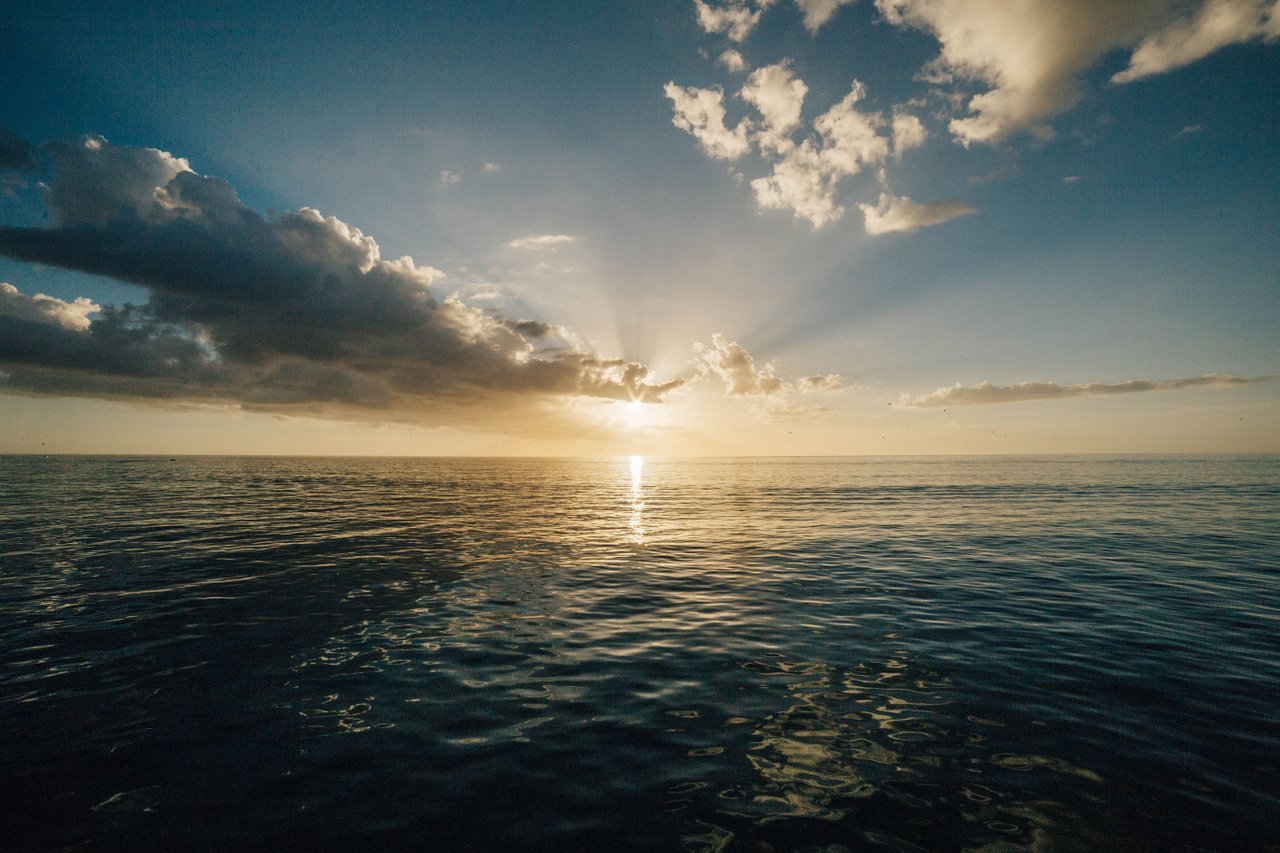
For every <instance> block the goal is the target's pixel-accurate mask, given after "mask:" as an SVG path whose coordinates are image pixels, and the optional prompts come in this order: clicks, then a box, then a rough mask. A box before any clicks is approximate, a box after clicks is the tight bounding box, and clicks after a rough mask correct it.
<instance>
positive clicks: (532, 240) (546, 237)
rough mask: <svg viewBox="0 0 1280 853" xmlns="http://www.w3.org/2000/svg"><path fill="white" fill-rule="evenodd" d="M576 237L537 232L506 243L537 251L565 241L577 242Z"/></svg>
mask: <svg viewBox="0 0 1280 853" xmlns="http://www.w3.org/2000/svg"><path fill="white" fill-rule="evenodd" d="M577 239H578V238H577V237H573V236H571V235H569V234H538V235H536V236H533V237H520V238H519V239H516V240H512V241H511V242H510V243H508V244H507V246H509V247H510V248H512V249H524V250H526V251H537V250H539V249H554V248H556V247H557V246H563V245H565V244H566V243H574V242H577Z"/></svg>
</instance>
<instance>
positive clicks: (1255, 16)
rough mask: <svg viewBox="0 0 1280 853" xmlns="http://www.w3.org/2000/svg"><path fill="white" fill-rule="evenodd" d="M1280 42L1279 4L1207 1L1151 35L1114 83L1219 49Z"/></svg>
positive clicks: (1185, 62)
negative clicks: (1240, 44)
mask: <svg viewBox="0 0 1280 853" xmlns="http://www.w3.org/2000/svg"><path fill="white" fill-rule="evenodd" d="M1258 38H1261V39H1265V40H1266V41H1274V40H1275V39H1276V38H1280V2H1277V0H1208V2H1206V3H1204V4H1202V5H1201V6H1200V8H1199V9H1198V10H1196V11H1195V12H1194V13H1191V14H1188V15H1186V16H1184V17H1181V18H1178V19H1177V20H1175V21H1172V22H1171V23H1169V24H1166V25H1165V26H1164V27H1161V28H1160V29H1158V30H1156V31H1155V32H1153V33H1150V34H1148V35H1147V36H1146V37H1145V38H1143V39H1142V42H1141V43H1140V44H1139V45H1138V47H1137V48H1136V49H1135V50H1134V51H1133V55H1132V56H1131V57H1130V58H1129V66H1128V67H1127V68H1125V69H1124V70H1123V71H1120V72H1119V73H1117V74H1115V75H1113V76H1112V77H1111V82H1113V83H1131V82H1133V81H1134V80H1141V79H1142V78H1143V77H1149V76H1151V75H1153V74H1163V73H1165V72H1166V71H1172V70H1173V69H1175V68H1181V67H1182V66H1184V65H1190V64H1191V63H1193V62H1195V61H1197V60H1199V59H1203V58H1204V57H1206V56H1208V55H1209V54H1211V53H1213V52H1214V51H1216V50H1218V49H1219V48H1223V47H1226V46H1227V45H1231V44H1239V43H1241V42H1246V41H1253V40H1254V39H1258Z"/></svg>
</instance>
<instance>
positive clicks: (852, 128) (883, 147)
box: [813, 80, 889, 175]
mask: <svg viewBox="0 0 1280 853" xmlns="http://www.w3.org/2000/svg"><path fill="white" fill-rule="evenodd" d="M866 94H867V87H866V86H864V85H862V84H861V83H859V82H858V81H857V80H854V81H853V85H852V86H851V87H850V88H849V94H847V95H845V96H844V98H843V99H842V100H841V101H840V102H839V103H838V104H836V105H835V106H834V107H832V108H831V109H829V110H827V111H826V112H825V113H823V114H822V115H820V116H818V117H817V118H816V119H814V122H813V129H814V130H816V131H818V133H819V134H821V136H822V141H823V145H822V148H821V151H820V153H821V155H822V160H823V162H824V163H825V164H826V166H827V167H828V168H829V169H830V170H831V171H832V172H833V173H835V174H837V175H856V174H857V173H858V172H860V171H861V170H862V168H863V167H864V166H872V165H875V164H876V163H881V162H883V161H884V159H885V158H886V157H888V156H889V140H888V138H886V137H884V136H880V135H879V128H881V127H883V126H884V117H883V116H881V115H880V114H878V113H864V112H860V111H859V110H858V109H856V108H855V107H854V104H856V103H857V102H858V101H860V100H862V99H863V98H864V97H866Z"/></svg>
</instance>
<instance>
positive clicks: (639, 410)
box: [623, 400, 649, 465]
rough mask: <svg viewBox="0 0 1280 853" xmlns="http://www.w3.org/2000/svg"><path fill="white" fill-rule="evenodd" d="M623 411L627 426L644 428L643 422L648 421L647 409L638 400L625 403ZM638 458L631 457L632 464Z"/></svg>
mask: <svg viewBox="0 0 1280 853" xmlns="http://www.w3.org/2000/svg"><path fill="white" fill-rule="evenodd" d="M623 411H624V412H626V418H627V425H628V426H632V427H640V426H644V424H645V422H646V421H647V420H648V419H649V407H648V406H647V405H646V404H645V403H642V402H640V401H639V400H632V401H631V402H629V403H626V404H625V405H624V409H623ZM639 458H641V457H637V456H633V457H631V460H632V464H633V465H634V464H635V460H636V459H639Z"/></svg>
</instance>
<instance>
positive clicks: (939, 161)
mask: <svg viewBox="0 0 1280 853" xmlns="http://www.w3.org/2000/svg"><path fill="white" fill-rule="evenodd" d="M1049 5H1051V4H1050V0H1028V2H1027V4H1026V6H1027V9H1026V10H1025V11H1026V12H1027V14H1025V15H1023V16H1020V17H1018V18H1017V19H1016V20H1012V19H1006V18H1003V17H1000V16H999V15H997V16H995V17H991V15H992V14H994V13H989V12H987V11H984V10H978V9H973V8H971V7H966V6H965V5H964V4H963V3H960V2H959V0H940V2H936V3H923V2H919V1H918V0H878V2H876V3H849V4H826V5H824V4H817V5H814V4H805V3H796V4H792V3H780V4H772V3H757V2H752V0H722V2H719V3H712V4H710V5H707V4H702V5H697V4H694V3H690V2H687V0H679V2H675V0H672V2H667V1H666V0H662V2H661V3H659V5H658V6H656V7H653V8H652V9H650V10H647V11H646V13H644V14H642V13H641V12H640V11H638V10H632V9H626V8H620V9H617V10H614V11H613V12H611V13H610V15H611V16H612V17H610V18H609V21H610V23H607V24H606V23H603V22H601V21H595V20H594V19H592V18H590V16H587V15H586V14H585V13H586V10H587V7H583V8H581V9H579V8H577V7H576V6H574V5H573V4H569V5H568V6H564V7H563V8H559V9H558V10H556V11H555V12H548V13H536V12H534V11H533V10H510V9H506V8H505V7H502V8H499V7H497V6H495V7H493V8H491V9H490V8H487V7H483V4H481V6H480V7H476V6H474V4H473V5H472V6H470V7H466V8H464V5H461V4H459V5H448V4H446V5H442V6H441V7H440V8H439V10H437V11H438V14H437V13H433V16H432V17H431V18H430V19H429V20H420V19H419V17H417V16H412V15H407V14H406V15H404V16H401V17H399V18H397V17H395V16H391V17H385V18H384V17H380V13H379V12H376V11H369V12H367V13H366V14H367V15H368V16H369V18H368V20H367V21H366V22H365V23H366V25H367V26H366V27H365V28H364V29H363V30H361V31H360V32H359V33H354V34H353V33H351V32H348V31H347V30H345V29H342V28H333V27H328V26H326V25H323V24H317V26H316V27H315V28H314V29H313V30H307V31H306V32H305V33H300V34H299V35H298V37H297V39H296V40H295V41H292V42H290V43H289V44H287V45H283V46H281V45H277V44H276V43H275V42H273V41H272V40H271V39H266V40H263V39H264V38H265V34H267V33H270V32H273V31H275V30H273V26H274V25H273V24H271V23H270V20H269V19H270V16H271V15H272V14H273V13H271V12H269V11H266V10H257V9H254V10H249V9H245V10H240V11H238V12H236V13H235V14H236V15H237V16H239V17H238V20H239V22H240V24H242V26H241V27H240V28H239V30H238V32H240V33H241V35H240V38H241V39H242V44H241V47H242V48H243V51H242V53H243V56H242V59H243V62H244V67H243V68H242V67H239V66H237V67H235V68H232V67H231V66H230V65H229V64H228V63H226V62H225V61H224V60H223V56H224V54H223V52H222V47H221V46H220V45H219V44H218V43H217V40H216V39H208V38H204V37H200V38H193V39H190V40H189V42H187V43H184V50H185V51H186V52H185V53H181V54H179V53H173V52H172V51H174V50H176V48H175V47H172V46H171V45H176V44H177V43H178V42H175V41H173V40H172V39H167V38H166V36H165V33H167V32H169V29H168V28H171V27H180V28H182V31H183V32H184V33H188V32H199V31H201V29H200V26H198V24H199V20H198V17H197V18H192V19H190V20H188V19H187V18H183V17H181V16H179V17H178V18H175V19H174V20H172V21H156V20H148V21H142V20H136V19H133V18H128V16H126V18H127V19H128V20H129V25H130V27H132V28H133V29H131V30H130V32H133V33H135V34H148V37H147V38H139V39H132V38H122V37H121V32H122V31H121V30H118V29H112V28H110V27H106V28H101V27H96V24H95V22H100V19H101V16H102V15H104V14H106V13H104V12H103V11H102V10H101V9H98V8H97V7H94V6H92V5H89V4H85V5H83V6H80V7H77V8H76V9H75V10H74V11H70V12H66V13H65V14H60V15H51V14H49V13H47V12H44V11H41V10H35V9H32V10H26V11H25V12H24V13H23V16H24V17H22V20H21V21H20V25H21V26H22V27H23V30H24V32H25V33H27V34H28V35H29V36H30V37H29V38H28V39H26V40H25V44H24V45H23V46H22V47H21V48H20V49H19V51H18V53H17V54H16V55H15V58H14V60H13V64H14V65H15V67H18V68H20V69H21V71H20V72H19V75H18V79H16V80H15V84H14V86H13V87H12V88H13V89H14V91H15V92H28V93H30V92H42V91H51V92H53V94H51V95H50V96H49V99H48V100H47V101H45V100H41V99H38V98H36V96H34V95H29V94H28V95H23V96H22V97H15V98H14V99H12V101H11V103H8V104H6V106H5V107H4V108H3V109H0V418H3V419H4V422H5V423H6V425H7V427H8V428H7V429H6V430H5V431H4V434H3V439H0V452H8V453H14V452H26V453H41V452H65V453H75V452H126V453H128V452H155V453H203V452H214V453H235V452H253V453H259V452H262V453H275V452H287V453H305V454H308V455H311V454H338V455H351V454H357V455H363V454H371V455H518V456H530V455H532V456H566V455H569V456H577V455H586V456H615V455H617V456H632V455H636V454H643V455H651V456H652V455H666V456H701V455H780V454H781V455H786V454H790V453H803V454H806V455H846V454H851V455H880V454H917V453H959V454H965V453H1044V452H1061V453H1073V452H1143V451H1148V452H1214V451H1225V452H1246V451H1262V452H1277V451H1280V382H1277V381H1276V377H1277V373H1278V371H1280V347H1278V346H1277V341H1276V338H1275V335H1274V329H1275V328H1276V326H1277V324H1278V323H1280V299H1278V298H1277V290H1276V282H1275V279H1274V270H1275V269H1277V268H1280V248H1277V247H1276V246H1275V243H1274V241H1273V240H1269V239H1268V238H1267V235H1269V234H1270V233H1271V231H1272V230H1274V226H1275V223H1276V221H1277V219H1278V218H1280V198H1278V197H1277V194H1276V193H1274V192H1268V191H1266V189H1265V188H1267V187H1274V186H1275V185H1277V183H1278V182H1280V173H1278V172H1277V170H1278V169H1280V166H1277V164H1276V161H1275V158H1274V156H1273V155H1274V151H1275V150H1276V148H1277V146H1280V138H1278V136H1277V134H1278V133H1280V131H1277V129H1276V128H1275V127H1274V126H1273V125H1274V123H1268V122H1264V121H1258V120H1257V118H1258V117H1260V116H1265V115H1270V114H1272V113H1273V112H1274V111H1275V109H1276V108H1277V107H1278V106H1280V105H1278V104H1277V102H1276V93H1275V91H1274V87H1270V88H1268V86H1267V85H1265V82H1266V80H1267V79H1268V78H1267V74H1268V69H1269V68H1270V66H1271V65H1272V64H1274V59H1275V51H1276V50H1277V49H1278V48H1277V46H1276V44H1275V32H1274V30H1275V26H1276V19H1275V18H1274V16H1273V14H1272V12H1271V11H1270V10H1269V9H1268V8H1267V7H1266V6H1265V5H1264V4H1259V3H1257V2H1255V0H1222V2H1221V3H1219V5H1225V6H1230V7H1231V8H1232V12H1233V15H1232V16H1231V17H1230V20H1229V23H1230V26H1229V27H1226V28H1224V27H1222V26H1217V27H1216V28H1214V27H1210V22H1209V19H1208V18H1207V17H1205V16H1204V15H1200V14H1199V13H1200V11H1203V9H1202V7H1203V6H1204V4H1203V3H1200V4H1198V5H1197V6H1196V7H1195V8H1184V7H1182V6H1178V5H1177V4H1175V3H1173V0H1153V2H1151V3H1147V4H1138V5H1137V6H1134V7H1132V8H1129V7H1126V10H1125V11H1124V12H1123V14H1117V15H1115V16H1113V17H1112V18H1108V17H1106V16H1105V15H1102V14H1101V13H1098V12H1096V10H1093V9H1092V7H1089V8H1085V7H1080V8H1078V9H1077V8H1074V7H1073V8H1072V9H1070V10H1067V11H1066V12H1063V13H1062V14H1060V15H1053V14H1050V11H1051V10H1050V9H1049ZM819 7H821V8H819ZM704 9H705V10H709V11H705V12H704V11H703V10H704ZM716 10H719V11H716ZM401 11H407V7H406V8H405V9H404V10H401ZM402 19H403V20H402ZM473 19H474V20H483V21H486V22H487V24H488V25H489V26H491V27H492V28H496V30H505V29H506V28H510V31H511V32H513V33H520V32H528V31H538V32H542V33H545V34H547V37H548V38H550V39H551V40H552V41H555V40H557V39H564V40H568V41H571V42H572V43H574V44H576V45H580V53H579V54H576V55H574V56H572V57H566V56H565V55H564V54H563V52H556V53H554V54H553V55H548V54H547V53H546V45H545V44H543V43H541V42H537V41H529V42H527V43H526V42H522V41H519V40H518V39H517V40H516V41H514V42H512V43H511V45H509V47H508V48H506V49H507V50H509V53H508V54H505V55H504V54H501V51H499V49H498V47H496V46H495V45H494V44H491V43H490V42H488V41H486V40H484V39H483V38H479V37H477V35H476V33H475V32H474V31H472V29H471V28H470V24H469V21H471V20H473ZM73 24H74V26H73ZM188 24H194V25H196V26H188ZM393 24H394V25H393ZM1206 28H1208V29H1206ZM95 29H101V30H102V33H103V35H102V37H101V38H100V39H98V40H96V41H87V40H86V39H84V38H83V35H82V34H83V33H84V32H90V31H95ZM1046 40H1051V41H1056V42H1059V43H1062V44H1063V45H1064V46H1066V47H1069V48H1070V50H1065V51H1063V52H1061V53H1055V54H1053V55H1048V54H1045V55H1040V54H1036V55H1034V56H1031V55H1027V56H1023V55H1022V54H1021V53H1018V52H1017V50H1016V48H1018V46H1019V45H1026V44H1040V43H1044V42H1045V41H1046ZM414 42H422V43H428V42H429V43H430V44H432V45H433V50H432V51H429V52H427V53H422V52H417V51H415V52H406V51H397V50H393V49H389V46H390V45H394V44H401V43H403V44H404V45H408V44H411V43H414ZM143 43H145V44H149V45H154V46H155V48H154V49H155V50H156V51H159V52H160V55H154V56H153V55H147V60H148V61H147V63H144V64H142V65H140V64H139V60H140V58H141V57H142V56H143V54H141V53H140V52H139V51H140V50H141V48H140V47H139V45H140V44H143ZM374 45H378V48H377V49H376V50H374V49H373V46H374ZM850 45H856V46H857V48H858V49H857V50H855V51H852V52H851V51H849V50H848V49H847V48H848V46H850ZM904 45H905V46H908V47H909V49H904ZM338 48H341V49H344V50H346V51H348V52H351V53H352V54H353V55H358V56H359V57H360V59H359V63H360V65H359V67H360V68H361V70H362V75H358V76H357V77H346V76H342V75H335V73H334V69H330V68H329V67H327V66H324V65H320V66H316V65H315V64H314V63H311V62H310V61H309V58H310V57H311V56H312V55H315V54H316V53H317V51H319V52H321V53H322V55H330V54H332V53H333V52H334V50H335V49H338ZM166 51H168V53H166ZM495 51H497V52H496V53H495ZM552 56H554V60H555V61H554V62H553V61H551V60H552ZM619 56H625V57H628V60H627V61H626V62H615V61H614V58H616V57H619ZM498 58H501V59H502V61H501V62H498V61H497V59H498ZM82 62H84V63H92V64H94V65H95V67H97V68H99V69H101V70H102V72H103V73H102V74H101V75H100V76H101V80H102V81H103V82H102V83H94V82H92V81H91V80H90V78H89V77H87V76H85V77H80V76H76V77H75V79H82V80H83V86H84V87H85V89H84V92H82V93H80V94H79V95H76V94H73V93H70V92H62V93H61V94H58V91H59V90H56V87H52V88H51V86H50V85H49V81H50V80H53V79H62V77H61V76H59V75H64V74H65V73H66V72H65V71H64V70H63V69H64V68H66V67H69V66H71V65H74V63H82ZM193 63H194V64H193ZM74 67H79V66H78V65H74ZM197 69H198V70H197ZM269 69H274V71H273V73H267V71H268V70H269ZM285 69H287V70H288V72H289V73H287V74H285V73H284V71H285ZM517 69H518V71H517ZM557 69H558V70H557ZM258 72H262V73H258ZM1188 74H1197V75H1200V77H1199V78H1198V79H1201V80H1203V81H1204V83H1203V86H1202V87H1201V88H1200V89H1197V90H1194V91H1193V90H1191V89H1189V88H1188V87H1187V86H1186V85H1185V81H1186V79H1187V77H1186V75H1188ZM507 75H510V76H509V77H508V76H507ZM73 76H74V75H73ZM93 79H95V80H96V79H98V78H97V77H94V78H93ZM406 79H417V80H427V81H430V80H434V79H454V80H456V81H458V82H457V85H456V86H455V87H453V88H450V87H435V86H431V85H427V86H425V87H422V88H420V89H419V88H411V89H407V88H405V85H404V83H403V82H402V81H404V80H406ZM108 81H109V82H108ZM255 81H259V82H255ZM495 82H497V83H499V85H495ZM179 84H180V85H179ZM95 86H101V87H108V88H109V89H110V91H114V92H123V93H124V94H123V95H122V96H121V98H122V107H121V108H120V111H119V113H118V114H117V113H115V112H112V111H110V110H107V109H106V108H105V107H104V106H103V105H102V104H103V100H104V99H103V97H102V93H101V92H98V91H97V89H95V88H94V87H95ZM105 91H107V89H103V92H105ZM228 98H230V99H232V101H233V102H234V106H231V107H229V106H228V102H227V99H228ZM1225 98H1231V99H1232V103H1233V104H1235V105H1236V106H1235V107H1234V108H1233V115H1232V116H1231V117H1229V118H1227V117H1223V116H1221V115H1220V112H1219V111H1218V105H1220V104H1221V103H1222V102H1223V100H1224V99H1225ZM212 116H218V117H219V119H220V120H219V121H216V122H215V121H213V120H212V118H211V117H212ZM512 128H519V129H520V132H518V133H515V132H511V129H512ZM1259 188H1262V189H1259Z"/></svg>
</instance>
